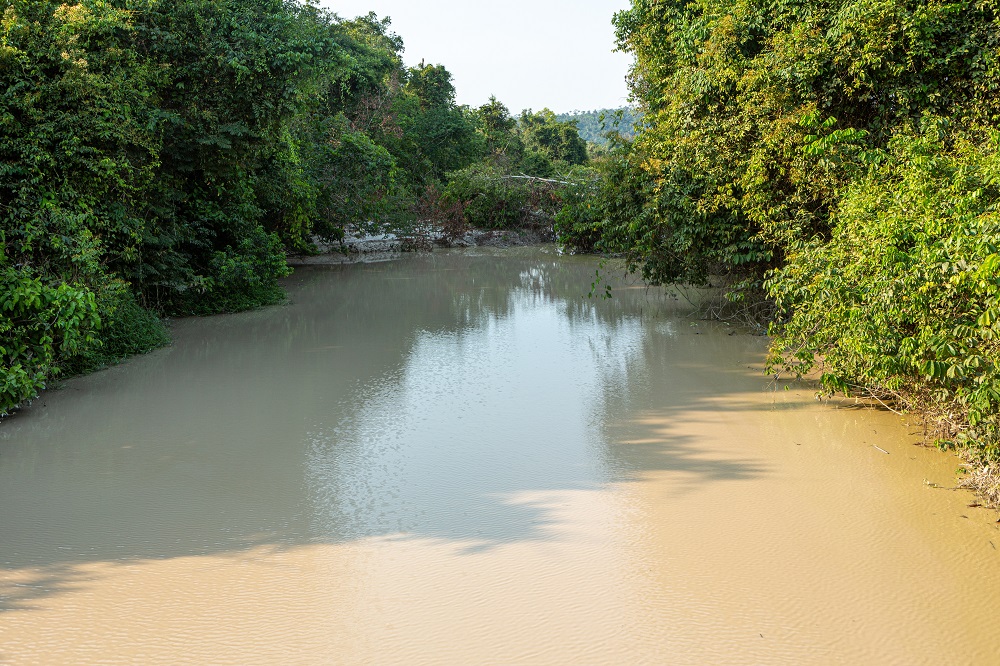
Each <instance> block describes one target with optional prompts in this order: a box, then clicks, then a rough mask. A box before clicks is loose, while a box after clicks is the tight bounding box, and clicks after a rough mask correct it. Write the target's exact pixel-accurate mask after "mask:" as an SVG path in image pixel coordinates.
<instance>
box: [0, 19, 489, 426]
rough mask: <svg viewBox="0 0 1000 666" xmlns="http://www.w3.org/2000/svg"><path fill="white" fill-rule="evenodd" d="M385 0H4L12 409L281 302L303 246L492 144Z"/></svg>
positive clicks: (0, 206)
mask: <svg viewBox="0 0 1000 666" xmlns="http://www.w3.org/2000/svg"><path fill="white" fill-rule="evenodd" d="M402 48H403V45H402V41H401V40H400V39H399V38H398V37H397V36H396V35H394V34H392V33H391V32H390V31H389V23H388V21H387V20H379V19H378V18H376V17H375V16H374V15H369V16H366V17H361V18H359V19H355V20H343V19H341V18H339V17H337V16H336V15H334V14H332V13H329V12H326V11H324V10H321V9H318V8H317V7H315V6H312V5H307V4H306V5H304V4H300V3H298V2H294V1H292V0H79V2H76V3H70V4H65V3H62V2H55V1H54V0H6V1H5V2H4V3H3V12H2V21H0V87H2V91H3V96H2V98H0V243H2V246H3V253H2V255H0V275H2V280H3V285H2V297H0V306H2V308H0V379H2V381H0V414H2V413H3V412H4V411H5V410H8V409H10V408H11V407H13V406H16V405H17V404H18V403H20V402H21V401H23V400H26V399H30V398H32V397H33V396H34V395H35V394H36V393H37V391H38V390H39V389H41V388H42V387H44V386H45V383H46V381H47V380H48V379H50V378H52V377H55V376H58V375H59V374H61V373H63V374H64V373H66V372H79V371H85V370H87V369H89V368H93V367H99V366H101V365H104V364H107V363H110V362H114V361H116V360H118V359H120V358H122V357H124V356H127V355H128V354H131V353H138V352H143V351H147V350H149V349H151V348H154V347H156V346H159V345H162V344H164V343H165V341H166V339H167V338H166V334H165V329H164V328H163V324H162V323H161V321H160V319H159V317H161V316H163V315H170V314H187V313H194V314H208V313H214V312H225V311H234V310H241V309H246V308H252V307H256V306H259V305H264V304H267V303H273V302H275V301H277V300H280V299H281V298H283V292H282V290H281V288H280V286H279V283H278V280H279V278H281V277H282V276H284V275H286V274H287V273H288V268H287V264H286V259H285V257H286V252H288V251H300V252H301V251H305V252H308V251H311V249H312V247H313V242H314V240H315V239H316V238H325V239H336V238H339V237H342V236H343V230H344V228H345V227H346V226H348V225H355V226H360V227H365V226H366V225H367V226H372V225H375V224H378V225H386V224H391V225H395V226H405V225H412V224H413V223H414V222H415V221H416V216H417V214H418V213H419V211H420V206H419V203H420V197H421V194H422V193H423V192H424V191H425V189H426V188H428V187H430V186H433V185H434V184H436V183H439V182H440V181H442V180H443V179H444V178H445V177H446V174H447V173H449V172H451V171H455V170H461V169H464V168H466V167H467V166H469V165H470V164H472V163H473V162H475V161H477V160H480V159H483V158H484V157H485V156H486V155H487V154H488V152H489V150H488V148H487V146H486V139H485V137H484V132H483V131H482V129H481V123H480V121H479V119H478V117H477V116H476V114H475V113H473V112H472V111H470V110H468V109H464V108H461V107H458V106H457V105H456V104H455V99H454V88H453V87H452V84H451V75H450V74H449V73H448V71H447V70H446V69H445V68H444V67H441V66H434V65H423V64H422V65H421V66H419V67H415V68H409V69H408V68H406V67H405V66H404V65H403V63H402V59H401V53H402Z"/></svg>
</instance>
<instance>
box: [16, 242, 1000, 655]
mask: <svg viewBox="0 0 1000 666" xmlns="http://www.w3.org/2000/svg"><path fill="white" fill-rule="evenodd" d="M598 264H599V260H598V259H597V258H595V257H589V256H567V255H560V254H559V253H558V252H557V251H556V249H555V248H554V247H552V246H547V247H538V248H534V247H532V248H508V249H502V250H501V249H491V248H475V249H471V250H443V251H438V252H422V253H408V254H406V255H404V256H403V257H402V259H401V260H399V261H391V262H383V263H378V264H356V265H342V266H320V267H303V268H302V269H300V270H297V271H296V272H295V273H294V274H293V275H291V276H289V277H287V278H284V279H283V280H282V284H283V285H284V286H285V288H286V289H287V290H288V293H289V299H288V303H287V304H285V305H283V306H281V307H272V308H262V309H258V310H252V311H248V312H242V313H238V314H233V315H223V316H218V317H206V318H186V319H179V320H176V321H175V322H174V324H173V333H174V336H175V341H174V344H173V345H172V346H170V347H168V348H166V349H162V350H160V351H157V352H154V353H152V354H149V355H146V356H143V357H137V358H134V359H132V360H131V361H130V362H128V363H126V364H123V365H120V366H117V367H115V368H112V369H110V370H108V371H107V372H103V373H97V374H95V375H91V376H89V377H81V378H78V379H74V380H73V381H72V382H68V384H67V387H66V389H65V390H63V391H58V392H54V393H52V394H50V395H48V396H47V400H45V401H42V402H39V403H37V404H36V405H35V406H33V407H32V408H31V409H30V410H26V413H25V414H24V415H23V418H18V419H16V420H13V421H11V422H9V423H4V424H3V426H2V427H0V506H3V507H5V511H3V512H0V533H2V534H3V535H4V538H3V539H2V540H0V646H2V648H0V653H2V656H0V661H2V662H3V663H5V664H10V666H21V665H22V664H24V665H27V664H38V663H81V664H87V663H111V664H116V663H121V664H125V663H136V662H140V663H144V664H204V663H213V664H237V663H239V664H241V665H242V664H265V663H283V662H288V661H289V660H290V658H289V654H290V653H289V645H292V646H294V648H295V653H294V655H293V656H294V658H295V659H298V660H299V661H302V662H314V663H379V664H424V663H490V662H504V663H519V664H521V663H523V664H552V663H574V664H581V665H600V664H617V663H622V662H623V661H625V662H628V663H671V664H681V665H683V664H705V663H709V664H720V665H724V664H745V663H747V662H753V663H766V664H784V663H794V664H803V665H812V664H817V665H819V664H834V663H850V664H889V663H906V664H914V665H916V664H934V663H963V664H989V663H993V662H994V661H995V659H994V657H995V655H996V654H998V649H1000V645H998V642H1000V639H998V638H997V636H996V632H995V631H993V630H992V624H993V618H994V615H995V613H994V610H995V606H996V598H997V594H998V583H997V581H1000V556H998V552H997V551H996V550H994V546H997V547H1000V530H997V526H996V524H995V523H994V520H995V516H994V515H993V514H992V513H991V512H988V511H983V510H974V509H969V508H968V506H967V505H968V504H969V503H970V501H971V495H970V494H969V493H967V492H965V491H949V490H944V489H943V488H951V487H952V486H953V485H954V481H953V479H954V467H955V462H954V458H952V457H951V456H946V455H941V454H940V453H938V452H937V451H935V450H932V449H929V448H926V447H922V446H916V445H917V444H920V441H921V434H920V431H919V428H908V427H906V425H905V424H904V423H903V422H902V421H901V420H900V419H899V418H898V417H897V416H895V415H894V414H891V413H889V412H887V411H874V410H869V409H859V408H858V407H857V406H856V405H854V404H853V403H852V401H848V400H840V399H838V400H834V401H831V402H824V403H823V404H820V403H818V402H817V401H816V400H815V391H814V387H812V386H811V385H808V384H804V383H796V382H789V383H788V390H785V384H784V383H780V384H777V385H775V384H773V383H771V382H770V378H768V377H767V376H766V375H765V374H764V373H763V359H764V357H765V354H766V349H767V339H766V338H763V337H760V336H750V335H740V334H731V333H732V331H731V327H727V326H725V325H724V324H722V323H717V322H707V321H702V320H699V319H697V317H692V316H691V315H690V312H691V307H690V304H689V303H688V302H687V301H685V300H684V299H683V298H675V297H674V296H673V294H672V291H673V290H669V289H659V288H646V287H645V286H643V285H641V284H632V283H626V284H622V283H620V282H615V283H613V286H614V287H615V289H616V290H615V292H614V293H615V297H614V298H613V299H600V298H593V299H590V298H587V297H586V292H587V289H588V287H589V281H590V280H591V279H592V276H593V274H594V271H595V270H596V268H597V266H598ZM44 403H48V404H47V406H46V405H45V404H44ZM991 542H992V544H993V545H991ZM914 572H919V575H915V574H914ZM178 637H181V638H183V640H179V639H178ZM293 660H294V659H293Z"/></svg>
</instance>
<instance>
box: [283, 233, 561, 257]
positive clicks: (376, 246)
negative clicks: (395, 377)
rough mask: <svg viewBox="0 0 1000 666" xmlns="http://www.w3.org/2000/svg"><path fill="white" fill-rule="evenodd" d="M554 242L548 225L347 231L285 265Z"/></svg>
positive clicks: (315, 242)
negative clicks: (449, 230)
mask: <svg viewBox="0 0 1000 666" xmlns="http://www.w3.org/2000/svg"><path fill="white" fill-rule="evenodd" d="M554 241H555V234H554V233H553V231H552V227H551V225H549V226H535V227H524V228H520V229H468V230H467V231H465V232H463V233H461V234H458V235H448V234H446V233H444V232H442V231H440V230H438V229H422V230H418V231H417V232H416V233H411V234H408V235H402V234H394V233H385V234H365V233H358V232H353V231H348V232H347V233H345V235H344V239H343V240H341V241H339V242H338V241H324V240H323V239H320V238H314V239H313V244H314V245H315V246H316V253H314V254H301V253H299V254H290V255H288V265H289V266H292V267H296V266H314V265H324V264H349V263H368V262H373V261H386V260H389V259H394V258H399V257H401V256H403V254H404V253H406V252H413V251H426V250H433V249H435V248H467V247H494V248H503V247H527V246H533V245H542V244H546V243H553V242H554Z"/></svg>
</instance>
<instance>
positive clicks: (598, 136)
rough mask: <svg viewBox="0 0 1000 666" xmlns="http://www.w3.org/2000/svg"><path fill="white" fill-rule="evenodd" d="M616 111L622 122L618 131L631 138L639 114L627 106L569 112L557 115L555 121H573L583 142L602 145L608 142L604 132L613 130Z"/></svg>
mask: <svg viewBox="0 0 1000 666" xmlns="http://www.w3.org/2000/svg"><path fill="white" fill-rule="evenodd" d="M618 111H621V112H622V120H621V124H620V125H619V126H618V131H619V132H621V133H622V134H623V135H624V136H632V135H633V134H635V125H636V123H637V122H638V121H639V114H638V113H637V112H636V111H635V109H632V108H630V107H627V106H626V107H623V108H621V109H597V110H595V111H571V112H570V113H563V114H559V115H557V116H556V119H557V120H559V121H562V122H565V121H567V120H575V121H576V125H577V127H578V128H579V129H580V136H581V137H582V138H583V139H584V140H585V141H587V142H589V143H596V144H598V145H603V144H605V143H607V141H608V140H607V139H606V138H605V137H604V132H606V131H607V130H609V129H614V120H615V116H614V114H615V113H617V112H618ZM602 115H603V116H604V117H605V123H604V124H603V125H602V123H601V116H602Z"/></svg>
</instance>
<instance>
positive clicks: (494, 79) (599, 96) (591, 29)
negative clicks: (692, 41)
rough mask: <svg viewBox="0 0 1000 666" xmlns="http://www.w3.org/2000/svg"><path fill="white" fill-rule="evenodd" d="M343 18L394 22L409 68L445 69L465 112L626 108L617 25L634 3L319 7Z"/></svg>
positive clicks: (474, 1) (387, 1)
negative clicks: (468, 108) (371, 15)
mask: <svg viewBox="0 0 1000 666" xmlns="http://www.w3.org/2000/svg"><path fill="white" fill-rule="evenodd" d="M321 2H322V4H323V6H325V7H327V8H329V9H332V10H333V11H335V12H336V13H337V14H339V15H340V16H341V17H344V18H353V17H355V16H359V15H362V14H367V13H368V12H370V11H374V12H375V13H376V14H378V15H379V17H380V18H381V17H383V16H389V17H390V18H392V29H393V31H394V32H396V33H397V34H398V35H399V36H400V37H402V38H403V43H404V45H405V47H406V51H405V52H404V53H403V58H404V60H405V61H406V64H407V65H415V64H417V63H419V62H420V61H421V60H426V61H427V62H428V63H432V64H441V65H444V66H445V67H447V68H448V71H450V72H451V73H452V74H453V75H454V77H455V78H454V82H455V88H456V89H457V91H458V102H459V104H470V105H472V106H479V105H480V104H483V103H485V102H486V101H487V100H488V99H489V97H490V95H496V96H497V98H498V99H499V100H500V101H501V102H503V103H504V104H506V105H507V106H508V107H509V108H510V110H511V111H512V112H514V113H517V112H519V111H521V109H524V108H532V109H535V110H538V109H541V108H542V107H546V106H547V107H549V108H550V109H552V110H553V111H556V112H565V111H572V110H574V109H580V110H589V109H598V108H614V107H619V106H623V105H624V104H625V103H626V102H627V101H628V100H627V98H628V89H627V87H626V85H625V75H626V73H627V72H628V66H629V63H630V62H631V56H629V55H627V54H622V53H613V52H612V50H613V49H614V46H615V38H614V28H613V27H612V25H611V17H612V16H613V15H614V13H615V12H616V11H619V10H621V9H626V8H628V7H629V6H630V4H631V3H630V2H629V0H506V1H505V2H484V1H482V0H471V1H470V0H464V1H463V0H434V1H433V2H421V1H420V0H321Z"/></svg>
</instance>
